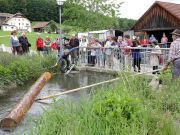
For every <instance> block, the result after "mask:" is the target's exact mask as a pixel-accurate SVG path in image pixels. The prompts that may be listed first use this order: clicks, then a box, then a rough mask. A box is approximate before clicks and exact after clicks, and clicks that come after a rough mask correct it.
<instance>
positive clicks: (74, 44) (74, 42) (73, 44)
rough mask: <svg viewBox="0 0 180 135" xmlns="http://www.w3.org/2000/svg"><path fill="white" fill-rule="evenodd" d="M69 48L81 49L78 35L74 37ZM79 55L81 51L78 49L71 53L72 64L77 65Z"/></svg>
mask: <svg viewBox="0 0 180 135" xmlns="http://www.w3.org/2000/svg"><path fill="white" fill-rule="evenodd" d="M69 46H70V49H72V48H75V47H79V39H78V38H77V35H72V38H71V39H70V41H69ZM78 55H79V49H76V50H74V51H73V52H72V53H71V60H72V64H77V63H76V59H77V58H78Z"/></svg>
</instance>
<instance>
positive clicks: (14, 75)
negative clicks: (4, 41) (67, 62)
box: [0, 53, 56, 88]
mask: <svg viewBox="0 0 180 135" xmlns="http://www.w3.org/2000/svg"><path fill="white" fill-rule="evenodd" d="M55 61H56V58H55V57H54V56H52V55H49V56H47V57H40V56H37V55H34V56H28V55H25V56H14V55H12V54H8V53H0V88H4V87H6V88H7V86H10V85H12V84H15V85H24V84H25V83H26V82H27V81H30V80H32V79H36V78H38V77H39V76H40V75H41V74H42V73H43V72H45V71H52V69H50V67H51V66H52V65H54V63H55Z"/></svg>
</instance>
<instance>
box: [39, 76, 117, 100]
mask: <svg viewBox="0 0 180 135" xmlns="http://www.w3.org/2000/svg"><path fill="white" fill-rule="evenodd" d="M117 80H119V78H116V79H112V80H108V81H104V82H100V83H96V84H92V85H88V86H85V87H80V88H76V89H72V90H68V91H65V92H60V93H57V94H54V95H50V96H46V97H42V98H39V99H36V101H37V100H46V99H50V98H54V97H58V96H61V95H64V94H69V93H73V92H77V91H80V90H84V89H86V88H91V87H94V86H98V85H101V84H105V83H110V82H114V81H117Z"/></svg>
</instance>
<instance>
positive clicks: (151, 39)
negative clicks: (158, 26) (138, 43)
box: [149, 34, 157, 43]
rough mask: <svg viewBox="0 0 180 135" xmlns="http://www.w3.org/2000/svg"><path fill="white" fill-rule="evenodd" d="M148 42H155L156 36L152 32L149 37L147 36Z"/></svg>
mask: <svg viewBox="0 0 180 135" xmlns="http://www.w3.org/2000/svg"><path fill="white" fill-rule="evenodd" d="M149 42H150V43H154V42H157V40H156V38H155V37H154V35H153V34H152V35H151V37H150V38H149Z"/></svg>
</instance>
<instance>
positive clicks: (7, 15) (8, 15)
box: [0, 13, 13, 17]
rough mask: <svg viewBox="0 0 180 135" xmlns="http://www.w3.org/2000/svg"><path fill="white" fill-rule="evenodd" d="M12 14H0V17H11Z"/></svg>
mask: <svg viewBox="0 0 180 135" xmlns="http://www.w3.org/2000/svg"><path fill="white" fill-rule="evenodd" d="M12 16H13V14H9V13H0V17H12Z"/></svg>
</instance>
